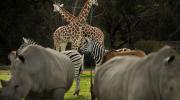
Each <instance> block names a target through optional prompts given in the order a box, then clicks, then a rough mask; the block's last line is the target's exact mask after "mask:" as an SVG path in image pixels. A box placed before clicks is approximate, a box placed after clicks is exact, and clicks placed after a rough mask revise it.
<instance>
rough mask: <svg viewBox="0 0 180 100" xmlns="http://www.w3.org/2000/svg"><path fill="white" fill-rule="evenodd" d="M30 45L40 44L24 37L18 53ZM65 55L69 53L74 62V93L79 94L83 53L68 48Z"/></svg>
mask: <svg viewBox="0 0 180 100" xmlns="http://www.w3.org/2000/svg"><path fill="white" fill-rule="evenodd" d="M28 45H39V44H38V43H36V42H35V41H33V40H31V39H27V38H24V37H23V43H22V44H21V46H20V47H19V49H18V50H17V52H16V53H17V54H20V53H21V52H22V50H23V48H25V47H26V46H28ZM62 53H64V54H65V55H67V56H68V57H69V58H70V59H71V61H72V63H73V64H74V71H75V72H74V74H75V81H76V89H75V92H74V95H79V91H80V72H81V71H82V70H83V58H82V55H81V54H80V53H79V52H78V51H77V50H68V51H62Z"/></svg>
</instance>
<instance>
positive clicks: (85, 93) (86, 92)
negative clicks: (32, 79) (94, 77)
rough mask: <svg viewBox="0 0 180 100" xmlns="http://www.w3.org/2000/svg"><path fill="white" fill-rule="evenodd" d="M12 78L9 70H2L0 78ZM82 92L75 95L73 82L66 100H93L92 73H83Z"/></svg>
mask: <svg viewBox="0 0 180 100" xmlns="http://www.w3.org/2000/svg"><path fill="white" fill-rule="evenodd" d="M9 78H10V74H9V71H5V70H3V71H2V70H1V71H0V79H3V80H8V79H9ZM80 88H81V90H80V93H79V96H74V95H73V93H74V91H75V82H74V83H73V85H72V87H71V89H70V90H69V91H68V92H67V93H66V94H65V100H91V94H90V73H89V72H84V73H83V74H81V83H80Z"/></svg>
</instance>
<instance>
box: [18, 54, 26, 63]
mask: <svg viewBox="0 0 180 100" xmlns="http://www.w3.org/2000/svg"><path fill="white" fill-rule="evenodd" d="M18 58H19V59H20V60H21V61H22V62H23V63H24V61H25V59H24V56H23V55H18Z"/></svg>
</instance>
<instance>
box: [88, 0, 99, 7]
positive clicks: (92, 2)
mask: <svg viewBox="0 0 180 100" xmlns="http://www.w3.org/2000/svg"><path fill="white" fill-rule="evenodd" d="M89 1H90V3H91V4H92V5H96V6H98V1H97V0H89Z"/></svg>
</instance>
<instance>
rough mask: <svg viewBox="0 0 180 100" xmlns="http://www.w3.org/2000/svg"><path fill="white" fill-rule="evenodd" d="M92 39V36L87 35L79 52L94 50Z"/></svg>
mask: <svg viewBox="0 0 180 100" xmlns="http://www.w3.org/2000/svg"><path fill="white" fill-rule="evenodd" d="M91 46H92V40H91V39H90V38H87V37H85V39H84V40H83V42H82V45H81V47H80V49H79V52H80V53H81V54H85V53H87V52H91V51H92V50H91V49H92V47H91Z"/></svg>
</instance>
